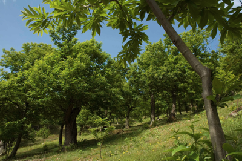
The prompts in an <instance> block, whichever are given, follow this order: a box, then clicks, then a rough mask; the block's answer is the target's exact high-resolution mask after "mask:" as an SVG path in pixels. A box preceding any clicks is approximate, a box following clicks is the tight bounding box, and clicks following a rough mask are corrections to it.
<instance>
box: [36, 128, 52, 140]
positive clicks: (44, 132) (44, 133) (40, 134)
mask: <svg viewBox="0 0 242 161" xmlns="http://www.w3.org/2000/svg"><path fill="white" fill-rule="evenodd" d="M36 135H37V136H38V137H42V138H43V139H46V138H48V136H50V129H49V128H47V127H45V126H44V127H42V128H40V129H39V131H37V132H36Z"/></svg>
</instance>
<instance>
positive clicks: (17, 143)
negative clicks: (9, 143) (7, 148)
mask: <svg viewBox="0 0 242 161" xmlns="http://www.w3.org/2000/svg"><path fill="white" fill-rule="evenodd" d="M22 135H23V134H22V131H21V132H20V134H18V138H17V141H16V144H15V146H14V148H13V150H12V152H11V154H10V155H9V157H8V158H13V157H15V155H16V153H17V151H18V148H19V145H20V143H21V140H22Z"/></svg>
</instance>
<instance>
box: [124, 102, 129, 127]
mask: <svg viewBox="0 0 242 161" xmlns="http://www.w3.org/2000/svg"><path fill="white" fill-rule="evenodd" d="M129 113H130V108H129V107H128V109H127V113H126V122H125V128H126V129H129Z"/></svg>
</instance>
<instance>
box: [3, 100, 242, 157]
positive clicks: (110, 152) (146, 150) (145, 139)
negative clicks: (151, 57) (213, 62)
mask: <svg viewBox="0 0 242 161" xmlns="http://www.w3.org/2000/svg"><path fill="white" fill-rule="evenodd" d="M230 105H231V106H233V104H230ZM230 111H232V108H224V109H219V110H218V112H219V116H220V118H221V122H222V126H223V129H224V131H225V134H227V135H233V136H239V137H240V138H241V136H242V132H232V130H233V129H236V128H241V129H242V117H241V116H239V117H237V118H227V116H228V113H229V112H230ZM177 117H178V118H179V119H178V122H175V123H169V124H168V123H166V121H165V120H166V118H165V117H164V118H163V119H162V120H160V121H158V122H157V123H158V125H157V126H156V127H154V128H149V129H144V128H143V127H144V126H142V125H141V124H136V125H134V126H132V127H131V128H130V129H129V130H126V131H125V132H124V134H116V135H113V136H111V137H110V138H108V139H107V141H106V142H105V143H104V145H103V148H102V156H103V159H101V160H105V161H111V160H114V161H116V160H121V161H138V160H140V161H156V160H157V161H160V160H161V158H163V157H165V156H170V153H164V152H163V151H165V150H167V149H170V148H171V147H172V146H174V139H173V138H170V136H171V135H172V134H173V131H174V130H178V129H179V131H190V129H189V127H188V126H189V125H191V121H190V120H194V119H195V120H199V121H198V122H196V123H195V130H196V132H201V131H202V130H200V129H199V128H207V127H208V125H207V119H206V115H205V112H202V113H200V114H198V115H195V116H194V115H193V116H189V115H186V114H183V115H182V116H181V115H179V114H178V115H177ZM226 118H227V119H226ZM146 121H147V122H148V121H149V119H147V120H146ZM179 140H180V141H182V142H187V143H192V140H191V139H190V138H189V137H187V136H181V137H180V138H179ZM78 141H79V143H78V147H77V148H73V150H69V151H68V152H60V151H59V148H58V134H53V135H51V136H50V137H48V139H45V140H42V139H40V138H37V141H36V142H35V143H30V142H29V143H28V144H27V143H26V142H25V143H23V144H22V146H21V147H20V149H19V150H18V152H17V156H16V159H15V160H65V161H68V160H69V161H72V160H83V161H84V160H85V161H86V160H88V161H92V160H100V157H99V150H100V149H99V147H98V146H97V141H96V140H95V139H94V138H93V136H92V135H84V136H78ZM43 143H45V144H46V145H47V147H48V152H47V153H44V152H43ZM240 150H242V149H240ZM0 159H1V158H0Z"/></svg>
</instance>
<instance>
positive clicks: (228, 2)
mask: <svg viewBox="0 0 242 161" xmlns="http://www.w3.org/2000/svg"><path fill="white" fill-rule="evenodd" d="M223 1H224V3H226V4H227V5H231V4H232V3H231V0H223Z"/></svg>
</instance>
